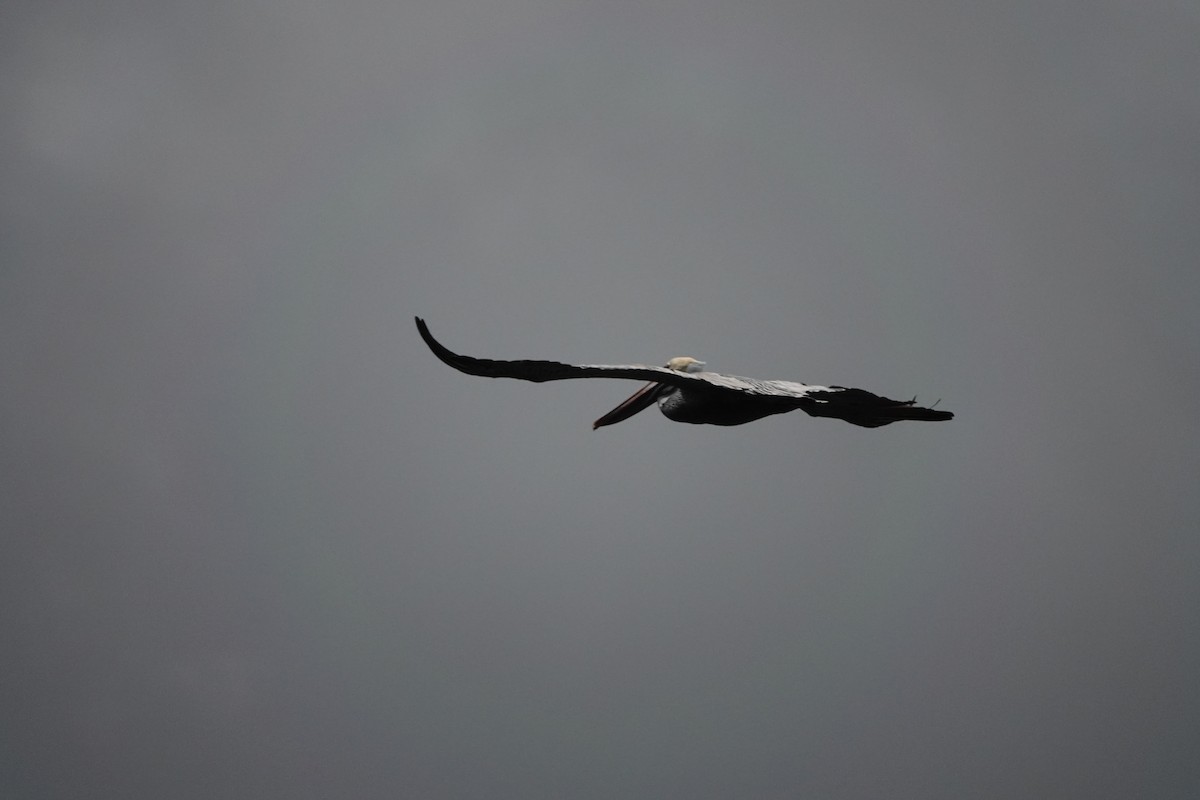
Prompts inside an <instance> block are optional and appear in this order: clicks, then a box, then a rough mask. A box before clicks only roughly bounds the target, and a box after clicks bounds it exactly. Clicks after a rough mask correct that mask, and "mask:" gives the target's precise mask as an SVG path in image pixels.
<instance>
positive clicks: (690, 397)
mask: <svg viewBox="0 0 1200 800" xmlns="http://www.w3.org/2000/svg"><path fill="white" fill-rule="evenodd" d="M416 319H417V330H418V331H419V332H420V333H421V338H422V339H424V340H425V344H427V345H429V349H430V350H432V351H433V354H434V355H435V356H437V357H438V358H440V359H441V360H442V361H444V362H446V363H447V364H449V365H450V366H452V367H454V368H455V369H456V370H458V371H459V372H465V373H467V374H468V375H483V376H484V377H487V378H516V379H517V380H522V381H534V382H535V383H542V382H543V381H562V380H569V379H571V378H625V379H629V380H639V381H650V383H648V384H646V385H645V386H643V387H642V388H641V389H638V390H637V391H636V392H635V393H634V394H633V396H632V397H630V398H629V399H628V400H626V401H625V402H624V403H621V405H619V406H617V407H616V408H614V409H613V410H612V411H610V412H608V413H607V414H605V415H604V416H602V417H600V419H598V420H596V421H595V422H594V423H592V428H593V429H595V428H601V427H603V426H605V425H613V424H615V423H617V422H620V421H621V420H625V419H629V418H630V417H632V416H633V415H634V414H636V413H638V412H639V411H641V410H642V409H644V408H648V407H649V406H651V405H653V404H654V403H655V402H657V403H658V407H659V410H660V411H662V413H663V414H664V415H665V416H666V417H667V418H668V419H671V420H674V421H676V422H690V423H693V424H696V425H742V424H745V423H747V422H753V421H754V420H756V419H762V418H763V417H769V416H771V415H772V414H783V413H785V412H787V411H795V410H796V409H800V410H802V411H804V412H806V413H808V414H809V415H811V416H814V417H833V418H834V419H841V420H845V421H846V422H849V423H851V424H853V425H861V426H862V427H864V428H878V427H880V426H882V425H888V424H890V423H893V422H897V421H899V420H902V419H915V420H925V421H929V422H934V421H941V420H947V419H954V415H953V414H951V413H950V412H949V411H938V410H936V409H932V408H922V407H921V406H918V405H917V399H916V398H915V397H914V398H913V399H912V400H889V399H888V398H886V397H880V396H879V395H876V394H871V393H870V392H867V391H864V390H862V389H847V388H846V387H844V386H807V385H805V384H803V383H792V382H791V381H760V380H755V379H754V378H739V377H737V376H735V375H722V374H720V373H717V372H704V362H703V361H697V360H696V359H694V358H690V357H688V356H682V357H679V358H672V359H671V360H670V361H668V362H667V364H666V366H663V367H650V366H644V365H641V364H629V365H603V364H579V365H575V364H560V363H559V362H557V361H495V360H492V359H487V358H471V357H470V356H460V355H459V354H458V353H454V352H451V351H450V350H448V349H447V348H446V347H445V346H444V345H443V344H442V343H441V342H439V341H438V340H437V339H434V338H433V335H432V334H430V333H429V326H428V325H426V324H425V320H423V319H421V318H420V317H417V318H416Z"/></svg>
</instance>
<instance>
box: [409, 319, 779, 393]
mask: <svg viewBox="0 0 1200 800" xmlns="http://www.w3.org/2000/svg"><path fill="white" fill-rule="evenodd" d="M416 320H417V330H418V331H419V332H420V333H421V338H422V339H424V340H425V344H427V345H429V349H430V350H432V351H433V354H434V355H435V356H437V357H438V358H439V359H441V360H442V361H443V362H444V363H446V364H449V365H450V366H452V367H454V368H455V369H456V370H458V371H459V372H465V373H467V374H468V375H482V376H483V377H485V378H516V379H517V380H520V381H533V382H535V383H544V382H545V381H565V380H571V379H574V378H618V379H627V380H634V381H653V382H654V383H665V384H667V385H669V386H677V387H679V388H681V389H687V388H700V387H702V386H705V385H708V386H719V387H721V388H724V389H732V390H735V391H743V392H747V391H748V392H751V393H754V394H758V393H760V392H756V391H754V386H753V385H752V384H751V383H750V382H748V381H745V380H742V379H738V378H733V377H731V376H728V375H718V374H717V373H713V372H677V371H675V370H673V369H668V368H666V367H651V366H648V365H645V364H563V363H560V362H558V361H533V360H528V359H526V360H520V361H500V360H497V359H491V358H472V357H470V356H463V355H459V354H458V353H455V352H453V351H452V350H450V349H449V348H447V347H446V346H445V345H443V344H442V343H441V342H439V341H438V340H437V339H434V338H433V334H431V333H430V332H429V326H428V325H426V324H425V320H423V319H421V318H420V317H417V318H416Z"/></svg>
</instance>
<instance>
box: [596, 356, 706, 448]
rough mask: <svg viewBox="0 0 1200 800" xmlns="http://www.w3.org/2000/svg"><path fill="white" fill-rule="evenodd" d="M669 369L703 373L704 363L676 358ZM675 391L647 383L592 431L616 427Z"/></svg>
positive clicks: (668, 366)
mask: <svg viewBox="0 0 1200 800" xmlns="http://www.w3.org/2000/svg"><path fill="white" fill-rule="evenodd" d="M665 366H666V368H667V369H673V370H675V371H676V372H703V371H704V362H703V361H697V360H696V359H694V358H692V357H691V356H676V357H675V358H672V359H671V360H670V361H668V362H667V363H666V364H665ZM671 391H674V390H673V388H672V387H670V386H668V385H666V384H663V383H647V384H646V385H645V386H643V387H642V388H640V389H638V390H637V391H636V392H634V393H633V394H632V395H631V396H630V397H629V399H628V400H626V401H625V402H624V403H621V405H619V406H617V407H616V408H614V409H613V410H612V411H610V412H608V413H607V414H605V415H604V416H603V417H601V418H600V419H598V420H596V421H595V422H593V423H592V430H595V429H596V428H603V427H604V426H605V425H615V424H616V423H618V422H620V421H622V420H626V419H629V418H630V417H632V416H633V415H634V414H636V413H638V412H639V411H641V410H642V409H644V408H649V407H650V406H652V405H654V403H655V401H657V400H658V398H660V397H662V396H663V395H665V394H667V393H669V392H671Z"/></svg>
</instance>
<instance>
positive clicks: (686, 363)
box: [666, 356, 705, 372]
mask: <svg viewBox="0 0 1200 800" xmlns="http://www.w3.org/2000/svg"><path fill="white" fill-rule="evenodd" d="M704 366H705V364H704V362H703V361H697V360H696V359H694V358H692V357H691V356H676V357H675V358H672V359H671V360H670V361H668V362H667V363H666V367H667V369H673V370H675V371H676V372H704Z"/></svg>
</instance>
